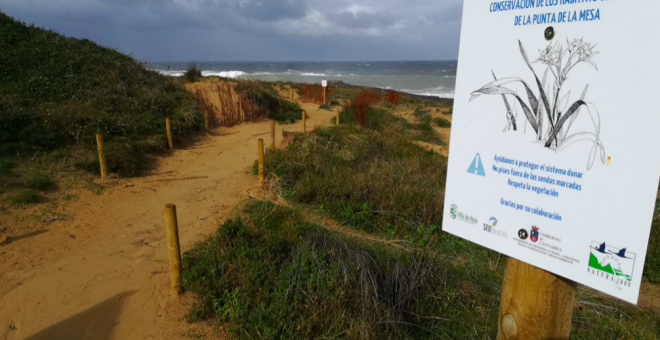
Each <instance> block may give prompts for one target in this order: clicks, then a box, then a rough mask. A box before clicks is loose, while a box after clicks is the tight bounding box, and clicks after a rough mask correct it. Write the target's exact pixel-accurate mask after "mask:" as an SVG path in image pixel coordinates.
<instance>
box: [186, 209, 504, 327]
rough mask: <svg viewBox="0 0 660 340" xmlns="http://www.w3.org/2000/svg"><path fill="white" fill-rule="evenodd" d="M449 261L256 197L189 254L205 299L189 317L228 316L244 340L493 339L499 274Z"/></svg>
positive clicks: (191, 285) (195, 285)
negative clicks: (351, 234)
mask: <svg viewBox="0 0 660 340" xmlns="http://www.w3.org/2000/svg"><path fill="white" fill-rule="evenodd" d="M449 261H450V259H447V258H442V257H438V256H437V255H434V254H432V253H429V252H425V251H412V252H406V251H392V250H391V249H388V248H387V247H385V246H383V245H380V244H373V243H365V242H361V241H356V240H353V239H350V238H347V237H344V236H342V235H339V234H335V233H331V232H328V231H326V230H324V229H322V228H320V227H318V226H317V225H314V224H311V223H307V222H305V221H303V220H302V219H301V215H300V213H299V212H298V211H295V210H291V209H288V208H282V207H277V206H274V205H272V204H270V203H266V202H259V201H253V202H250V203H248V204H247V205H246V206H245V208H244V210H243V215H242V216H239V217H237V218H235V219H232V220H228V221H227V222H225V223H224V225H223V226H222V227H221V228H220V229H218V231H217V233H215V234H214V235H213V236H212V237H211V238H210V239H209V240H208V241H206V242H203V243H201V244H199V245H197V246H196V247H195V248H194V249H193V250H191V251H189V252H187V253H185V254H184V256H183V263H184V266H183V269H184V279H185V287H186V289H187V290H188V291H192V292H194V293H196V294H198V295H199V296H200V297H201V304H198V305H197V306H195V307H194V308H193V309H192V310H191V313H190V314H189V317H190V318H192V319H193V320H194V319H205V318H209V317H215V318H217V319H219V320H221V321H224V322H227V323H228V325H227V327H226V329H227V330H228V331H229V333H230V334H231V335H232V336H233V337H234V338H239V339H243V338H245V339H250V338H266V339H274V338H278V339H323V338H334V337H336V338H343V339H444V338H457V339H465V338H470V337H472V336H480V337H493V336H494V334H495V332H496V325H497V317H496V314H497V310H496V303H495V301H496V299H497V294H498V291H497V290H498V288H497V286H496V285H491V286H489V285H488V284H487V282H488V280H496V274H495V272H492V271H491V272H490V273H485V272H484V273H480V275H479V276H476V275H474V274H475V273H474V272H471V271H466V270H463V268H455V267H454V266H452V265H450V264H449ZM480 283H481V284H483V285H484V288H481V289H479V288H478V285H479V284H480ZM487 296H488V298H487V299H484V298H485V297H487ZM486 314H489V316H490V318H489V319H485V318H484V319H483V320H481V321H480V322H479V327H478V329H476V328H474V327H473V321H474V320H478V319H481V318H482V316H485V315H486Z"/></svg>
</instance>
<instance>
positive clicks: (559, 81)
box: [470, 39, 605, 169]
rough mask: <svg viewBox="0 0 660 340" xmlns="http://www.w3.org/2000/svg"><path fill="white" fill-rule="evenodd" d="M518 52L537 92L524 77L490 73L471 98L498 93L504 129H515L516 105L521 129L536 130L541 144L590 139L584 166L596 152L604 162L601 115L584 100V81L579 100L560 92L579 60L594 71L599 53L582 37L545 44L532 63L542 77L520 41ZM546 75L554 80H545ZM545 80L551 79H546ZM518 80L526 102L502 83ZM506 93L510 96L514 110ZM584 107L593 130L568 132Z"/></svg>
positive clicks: (549, 145)
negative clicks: (540, 66)
mask: <svg viewBox="0 0 660 340" xmlns="http://www.w3.org/2000/svg"><path fill="white" fill-rule="evenodd" d="M518 44H519V46H520V53H521V54H522V57H523V59H524V60H525V63H526V64H527V66H528V67H529V69H530V70H531V71H532V73H533V75H534V83H535V85H536V88H537V89H538V94H537V93H535V92H534V90H533V89H532V87H530V86H529V85H528V84H527V82H526V81H525V80H523V79H522V78H502V79H499V80H498V79H497V77H496V76H495V73H494V72H493V78H494V81H493V82H491V83H488V84H486V85H484V86H483V87H482V88H480V89H478V90H476V91H474V92H472V97H471V98H470V101H473V100H475V99H476V98H477V97H479V96H480V95H484V94H485V95H501V96H502V99H503V100H504V105H505V107H506V118H507V125H506V127H505V128H504V131H505V132H506V131H510V130H513V131H517V130H518V123H517V116H518V114H517V111H518V105H519V106H520V108H521V110H522V112H523V113H524V116H525V119H526V121H525V122H524V129H525V131H526V129H527V124H529V125H530V126H531V127H532V129H533V130H534V132H535V133H536V140H537V142H538V143H539V144H542V145H543V146H544V147H546V148H549V149H551V150H554V151H556V152H558V153H559V152H561V151H563V150H565V149H566V148H567V147H569V146H571V145H573V144H575V143H577V142H581V141H590V142H592V143H593V147H592V148H591V151H590V153H589V157H588V160H587V168H588V169H591V167H592V166H593V164H594V162H595V160H596V155H599V156H600V159H601V161H602V162H603V163H605V148H604V147H603V143H602V141H601V140H600V129H601V124H600V115H599V113H598V110H597V109H596V107H595V106H594V105H593V103H588V102H586V101H585V100H586V95H587V90H588V89H589V85H588V84H587V85H586V86H585V87H584V90H583V91H582V95H581V97H580V99H578V100H576V101H574V102H573V103H572V104H571V105H568V104H569V102H570V97H571V91H568V92H567V93H566V94H564V95H562V93H563V92H562V91H563V87H564V84H565V82H566V81H567V80H568V75H569V73H570V71H571V70H573V68H575V67H576V66H577V65H579V64H582V63H588V64H591V65H592V66H593V67H594V68H595V69H596V71H597V70H598V67H597V65H596V63H595V62H594V61H593V60H592V58H593V57H594V56H596V55H598V53H599V52H598V51H596V50H595V48H596V46H595V45H592V44H590V43H587V42H585V41H584V40H583V39H574V40H573V41H568V39H567V40H566V46H564V45H563V44H562V43H560V42H559V41H556V42H553V43H550V44H548V46H547V47H546V48H544V49H542V50H539V58H538V59H537V60H535V61H534V63H540V64H543V65H544V66H545V72H544V74H543V78H542V79H539V77H538V75H537V74H536V71H535V70H534V67H533V66H532V63H531V62H530V61H529V58H528V57H527V52H526V51H525V48H524V47H523V45H522V43H521V42H520V41H518ZM549 74H550V75H551V76H552V78H554V80H553V79H548V76H549ZM548 80H550V81H549V82H548ZM513 83H521V84H522V85H523V86H524V88H525V92H526V93H525V95H526V97H527V101H525V100H523V98H522V97H521V96H519V95H518V93H517V92H516V91H515V90H513V89H511V88H510V87H507V86H505V85H509V84H513ZM507 96H511V97H513V98H514V99H515V100H514V101H513V109H512V105H510V103H509V100H508V98H507ZM582 108H584V109H585V110H586V112H587V113H588V115H589V117H588V118H590V121H591V122H592V123H593V126H594V130H593V131H580V132H575V133H572V134H569V132H571V127H572V126H573V122H575V120H576V118H577V117H578V116H579V114H580V112H581V109H582Z"/></svg>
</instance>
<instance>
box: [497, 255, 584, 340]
mask: <svg viewBox="0 0 660 340" xmlns="http://www.w3.org/2000/svg"><path fill="white" fill-rule="evenodd" d="M576 288H577V284H576V283H575V282H572V281H569V280H567V279H564V278H562V277H559V276H556V275H554V274H551V273H548V272H546V271H545V270H542V269H539V268H536V267H534V266H531V265H529V264H526V263H524V262H521V261H518V260H516V259H514V258H509V259H508V260H507V263H506V270H505V272H504V282H503V283H502V297H501V299H500V316H499V328H498V334H497V339H498V340H523V339H525V340H527V339H529V340H535V339H539V340H541V339H553V340H563V339H568V337H569V335H570V333H571V321H572V319H573V306H574V305H575V290H576Z"/></svg>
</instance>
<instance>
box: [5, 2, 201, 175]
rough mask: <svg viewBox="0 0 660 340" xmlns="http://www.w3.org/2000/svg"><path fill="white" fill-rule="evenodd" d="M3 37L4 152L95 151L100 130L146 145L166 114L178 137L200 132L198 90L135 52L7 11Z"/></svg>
mask: <svg viewBox="0 0 660 340" xmlns="http://www.w3.org/2000/svg"><path fill="white" fill-rule="evenodd" d="M0 37H2V39H1V41H0V113H1V114H0V155H16V154H20V155H26V154H30V153H32V152H34V151H46V152H50V151H52V150H58V149H62V148H70V147H71V148H73V147H77V148H83V149H85V148H91V147H93V146H94V145H95V134H96V133H97V132H101V133H103V135H104V138H105V139H106V140H111V139H112V138H113V137H125V138H128V140H129V143H131V144H133V143H135V144H140V143H143V142H144V141H146V140H149V138H152V137H151V136H160V135H164V131H165V119H164V118H165V117H171V119H172V125H173V133H174V134H175V136H177V137H178V136H183V135H187V134H190V133H192V132H195V131H201V127H202V119H201V112H200V110H199V108H198V106H197V105H198V104H197V102H196V101H195V99H194V97H193V96H192V94H190V93H189V92H188V91H187V90H186V89H185V88H184V87H183V86H181V85H178V84H177V83H176V82H175V81H174V80H173V79H170V78H169V77H165V76H162V75H160V74H158V73H157V72H154V71H150V70H148V69H147V68H146V66H145V64H143V63H141V62H139V61H137V60H135V59H133V58H132V57H129V56H126V55H123V54H121V53H119V52H117V51H115V50H112V49H109V48H105V47H101V46H99V45H97V44H95V43H93V42H91V41H89V40H86V39H82V40H80V39H74V38H67V37H64V36H62V35H60V34H57V33H55V32H53V31H50V30H45V29H42V28H38V27H35V26H26V25H25V24H24V23H21V22H19V21H16V20H14V19H12V18H11V17H9V16H7V15H5V14H3V13H0ZM137 147H138V148H140V147H139V146H137ZM84 161H85V160H77V161H76V162H84ZM134 168H135V167H134ZM121 171H122V172H126V173H131V172H133V170H131V169H122V170H121Z"/></svg>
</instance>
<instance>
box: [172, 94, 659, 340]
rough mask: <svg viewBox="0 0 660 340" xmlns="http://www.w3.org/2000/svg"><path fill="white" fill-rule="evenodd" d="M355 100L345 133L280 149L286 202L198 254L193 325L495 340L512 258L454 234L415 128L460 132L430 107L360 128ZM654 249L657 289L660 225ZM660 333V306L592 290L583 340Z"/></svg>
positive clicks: (280, 194) (190, 256) (372, 112)
mask: <svg viewBox="0 0 660 340" xmlns="http://www.w3.org/2000/svg"><path fill="white" fill-rule="evenodd" d="M343 90H344V91H346V89H343ZM334 93H336V94H339V93H341V91H340V90H339V89H335V92H334ZM353 95H355V91H354V92H353ZM333 100H336V101H337V102H343V103H347V100H345V99H344V98H337V97H334V98H333ZM401 101H406V98H405V97H402V98H401ZM354 103H355V101H354V100H353V101H352V102H351V104H352V105H351V106H347V105H345V106H343V110H342V112H341V114H340V121H341V124H340V125H338V126H330V127H326V128H320V129H317V130H315V131H312V132H311V133H307V134H295V135H294V139H293V142H292V143H290V144H289V145H288V146H287V147H286V148H285V149H279V150H268V151H267V152H266V155H265V173H266V179H267V183H268V186H269V187H270V188H271V190H272V194H273V195H274V197H277V198H278V199H277V200H275V202H276V203H277V204H275V203H273V202H266V201H259V200H257V201H250V202H248V203H247V205H246V206H245V207H244V208H243V209H242V210H240V211H239V212H238V213H237V214H236V216H235V217H234V218H232V219H231V220H228V221H226V222H224V224H223V225H221V226H220V228H219V229H218V231H217V232H216V233H215V234H214V235H212V236H211V238H210V239H208V240H206V241H204V242H201V243H199V244H198V245H197V246H196V247H194V248H193V249H192V250H191V251H189V252H187V253H185V254H184V273H185V274H184V276H185V277H184V278H185V286H186V289H188V290H189V291H191V292H193V293H195V294H197V296H198V297H199V303H198V304H196V305H195V306H194V307H193V308H192V309H191V311H190V314H189V315H188V318H189V320H208V319H211V320H215V321H214V322H218V323H222V324H224V325H225V329H226V330H227V331H228V333H229V334H230V335H231V336H232V337H233V338H239V339H250V338H268V339H273V338H286V339H290V338H291V339H308V338H342V339H495V338H496V337H497V323H498V309H499V297H500V290H501V285H502V277H503V273H504V266H505V263H506V257H505V256H502V255H500V254H499V253H496V252H493V251H490V250H488V249H486V248H484V247H480V246H476V245H474V244H473V243H471V242H467V241H464V240H462V239H460V238H457V237H454V236H451V235H449V234H446V233H443V232H442V231H441V223H442V211H443V210H442V208H443V205H444V202H443V198H444V191H443V188H444V185H445V180H446V179H445V174H446V161H447V160H446V158H445V157H444V156H441V155H438V154H436V153H434V152H432V151H428V150H425V149H423V148H422V147H419V146H417V145H415V144H414V142H415V141H416V140H417V139H419V138H420V134H419V133H416V132H417V131H418V130H416V129H415V128H411V126H414V125H416V124H431V123H433V124H435V125H439V126H442V125H449V124H447V123H449V121H448V120H446V119H444V118H442V117H439V116H434V115H432V114H429V113H428V111H427V110H425V109H424V108H423V106H424V105H420V106H421V107H416V106H414V105H413V106H412V114H410V115H408V116H407V117H406V118H404V117H402V116H401V114H399V113H400V110H398V109H397V107H396V106H394V105H384V104H379V103H375V104H372V105H369V106H368V108H367V110H366V111H365V112H366V114H365V115H364V116H363V117H360V115H361V113H360V112H359V111H357V110H356V109H355V107H354V105H355V104H354ZM399 105H401V104H399ZM426 105H428V106H436V105H437V104H433V103H426ZM441 105H442V104H441ZM436 118H439V119H436ZM440 119H442V121H440V122H438V121H439V120H440ZM360 120H363V121H362V122H360ZM445 121H446V122H447V123H445ZM362 126H364V127H362ZM430 131H434V130H433V129H430ZM435 138H439V137H437V136H436V137H434V138H430V139H429V140H430V141H431V142H433V140H434V139H435ZM437 143H438V144H444V143H445V141H442V140H437ZM282 202H286V204H284V205H283V204H282ZM323 219H330V220H332V221H334V222H336V223H338V224H339V225H340V226H341V227H339V228H328V227H327V225H325V224H323V223H321V222H320V221H321V220H323ZM342 228H345V229H342ZM349 231H350V232H349ZM652 238H653V240H652V241H651V249H650V250H649V257H648V258H647V267H646V268H645V271H646V276H647V277H646V278H645V280H646V281H648V282H650V283H657V282H658V281H657V275H658V268H657V261H656V260H655V258H654V256H655V255H654V254H657V252H658V243H657V242H658V241H657V240H658V235H657V226H656V225H654V234H653V236H652ZM658 334H660V314H659V313H658V310H657V309H649V308H642V307H636V306H633V305H630V304H627V303H623V302H620V301H618V300H616V299H612V298H609V297H607V296H605V295H603V294H600V293H598V292H596V291H594V290H592V289H589V288H586V287H582V286H581V287H580V288H579V289H578V292H577V303H576V305H575V309H574V313H573V330H572V333H571V338H572V339H658Z"/></svg>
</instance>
